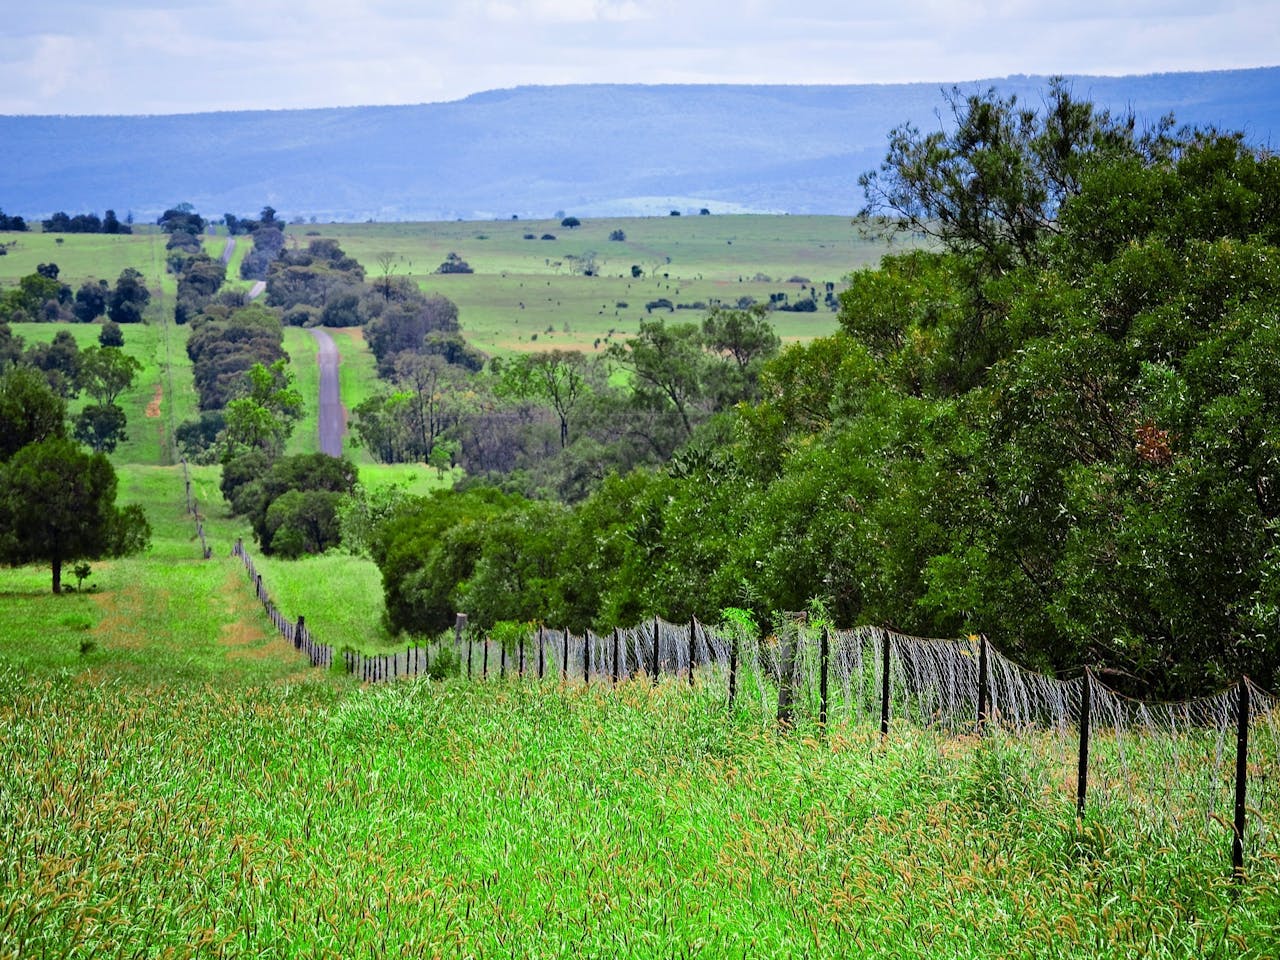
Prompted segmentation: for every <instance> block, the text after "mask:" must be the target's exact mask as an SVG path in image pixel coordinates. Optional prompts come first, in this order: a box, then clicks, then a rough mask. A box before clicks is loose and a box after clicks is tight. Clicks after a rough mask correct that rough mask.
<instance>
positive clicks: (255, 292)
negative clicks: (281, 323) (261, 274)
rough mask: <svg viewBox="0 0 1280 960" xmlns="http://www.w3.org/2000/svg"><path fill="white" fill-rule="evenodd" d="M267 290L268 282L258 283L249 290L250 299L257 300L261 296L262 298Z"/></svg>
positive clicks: (260, 281) (261, 281)
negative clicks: (263, 292)
mask: <svg viewBox="0 0 1280 960" xmlns="http://www.w3.org/2000/svg"><path fill="white" fill-rule="evenodd" d="M266 289H267V281H265V280H258V281H256V282H255V283H254V285H253V286H252V287H250V288H249V299H250V300H257V299H258V298H259V297H260V296H262V291H263V290H266Z"/></svg>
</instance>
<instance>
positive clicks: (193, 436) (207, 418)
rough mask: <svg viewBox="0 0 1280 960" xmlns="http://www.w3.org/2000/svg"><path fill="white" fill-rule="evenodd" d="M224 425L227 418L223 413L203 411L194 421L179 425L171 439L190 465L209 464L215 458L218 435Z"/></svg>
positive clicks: (219, 411)
mask: <svg viewBox="0 0 1280 960" xmlns="http://www.w3.org/2000/svg"><path fill="white" fill-rule="evenodd" d="M226 425H227V417H226V414H225V413H223V411H221V410H204V411H201V413H200V416H199V417H198V418H196V419H195V420H187V421H186V422H185V423H181V424H179V425H178V429H177V430H175V431H174V434H173V438H174V440H175V441H177V444H178V449H179V450H180V451H182V455H183V456H184V457H186V458H187V459H188V460H190V461H191V462H192V463H209V462H212V461H213V458H214V456H215V450H214V447H215V445H216V443H217V441H218V435H219V434H220V433H221V432H222V430H223V428H224V427H225V426H226Z"/></svg>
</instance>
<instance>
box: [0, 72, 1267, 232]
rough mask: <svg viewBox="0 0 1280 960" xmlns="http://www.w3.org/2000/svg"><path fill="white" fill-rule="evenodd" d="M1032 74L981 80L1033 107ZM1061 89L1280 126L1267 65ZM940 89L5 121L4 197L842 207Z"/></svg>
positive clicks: (567, 89)
mask: <svg viewBox="0 0 1280 960" xmlns="http://www.w3.org/2000/svg"><path fill="white" fill-rule="evenodd" d="M1046 84H1047V81H1046V79H1045V78H1044V77H1027V76H1016V77H1006V78H1003V79H999V80H981V81H974V82H968V83H963V84H960V85H959V86H960V87H961V89H962V90H966V91H968V90H975V89H984V88H986V87H988V86H995V87H997V88H998V89H1000V90H1001V91H1002V92H1006V93H1010V92H1011V93H1016V94H1018V96H1019V98H1020V99H1024V100H1027V101H1029V102H1032V103H1039V102H1040V97H1041V94H1042V92H1043V90H1044V89H1045V87H1046ZM1072 86H1073V89H1074V91H1075V93H1076V94H1077V95H1078V96H1081V97H1087V98H1089V99H1092V100H1093V101H1094V102H1095V103H1098V104H1101V105H1105V106H1109V107H1111V108H1112V109H1116V110H1125V109H1128V108H1130V107H1131V108H1132V109H1133V110H1134V111H1135V112H1136V113H1137V114H1138V115H1139V116H1140V117H1142V118H1143V119H1145V120H1148V121H1150V120H1154V119H1156V118H1157V117H1159V116H1161V115H1163V114H1166V113H1169V112H1172V113H1174V114H1175V116H1176V118H1177V120H1178V122H1179V123H1193V124H1197V125H1216V126H1218V127H1220V128H1225V129H1232V130H1243V131H1244V132H1245V133H1246V134H1247V136H1248V138H1249V140H1250V141H1251V142H1254V143H1257V144H1263V145H1265V144H1271V143H1273V142H1275V141H1280V67H1267V68H1259V69H1254V70H1229V71H1218V72H1209V73H1166V74H1155V75H1149V76H1134V77H1088V76H1082V77H1075V78H1072ZM942 89H943V86H942V85H940V84H935V83H913V84H886V85H858V86H639V85H579V86H560V87H519V88H516V89H513V90H494V91H490V92H487V93H479V94H475V95H473V96H470V97H467V98H466V99H464V100H459V101H454V102H450V103H429V104H422V105H419V106H398V107H349V108H336V109H325V110H275V111H243V112H225V113H202V114H183V115H172V116H119V117H75V116H5V117H0V145H2V146H0V208H2V209H3V210H4V211H5V212H7V213H10V214H22V215H24V216H28V217H37V218H39V217H45V216H48V215H49V214H50V213H52V212H53V211H55V210H65V211H67V212H68V213H72V214H74V213H79V212H89V211H93V212H97V213H99V214H101V213H102V211H103V210H104V209H106V208H108V207H110V208H113V209H115V211H116V212H117V213H118V214H119V215H120V216H121V217H122V218H123V217H124V216H125V213H126V211H131V212H132V213H133V214H134V216H135V217H137V218H139V219H153V218H154V217H155V216H156V214H158V213H159V212H160V211H162V210H163V209H165V208H166V207H170V206H172V205H174V204H176V203H179V202H182V201H189V202H190V203H193V204H194V205H195V207H196V209H197V210H199V211H201V212H202V213H204V214H205V215H207V216H215V217H216V216H220V215H221V214H222V213H223V212H225V211H230V212H232V213H235V214H237V215H255V214H256V213H257V212H258V210H260V209H261V208H262V206H263V205H264V204H270V205H271V206H273V207H275V208H276V210H277V211H279V212H280V214H281V215H282V216H285V217H295V216H303V217H312V216H315V217H318V218H319V219H321V220H329V219H336V220H365V219H375V220H384V221H386V220H424V219H431V220H437V219H454V218H465V219H490V218H501V219H506V218H509V217H510V216H512V215H513V214H515V215H519V216H520V217H521V218H529V217H549V216H552V215H553V214H554V213H555V212H556V211H566V212H569V213H573V214H577V215H579V216H607V215H645V214H665V213H667V212H668V211H669V210H671V209H680V210H682V211H686V212H687V211H690V210H693V211H696V210H697V209H698V208H701V207H707V208H709V209H711V210H712V211H713V212H717V213H719V212H726V213H727V212H780V213H796V214H799V213H831V214H852V213H854V212H856V210H857V209H858V207H859V206H860V205H861V195H860V191H859V190H858V187H857V177H858V174H860V173H861V172H863V171H864V170H868V169H872V168H874V167H875V166H876V165H878V163H879V162H880V160H881V159H882V158H883V155H884V149H885V144H886V135H887V133H888V131H889V130H890V128H891V127H893V126H896V125H898V124H900V123H902V122H904V121H907V120H910V121H912V122H914V123H916V124H917V125H919V126H921V127H922V128H925V129H929V128H933V127H936V126H937V125H938V124H939V122H940V121H939V120H938V119H937V116H936V115H935V113H936V112H937V111H938V110H939V108H941V107H943V99H942Z"/></svg>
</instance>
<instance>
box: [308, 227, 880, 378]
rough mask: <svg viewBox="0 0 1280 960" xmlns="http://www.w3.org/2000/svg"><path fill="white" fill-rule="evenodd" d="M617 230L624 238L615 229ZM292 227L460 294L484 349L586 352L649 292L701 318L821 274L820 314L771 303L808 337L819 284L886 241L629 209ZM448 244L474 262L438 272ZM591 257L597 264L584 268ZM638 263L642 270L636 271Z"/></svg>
mask: <svg viewBox="0 0 1280 960" xmlns="http://www.w3.org/2000/svg"><path fill="white" fill-rule="evenodd" d="M615 231H621V232H622V234H623V235H624V236H625V238H626V239H625V240H621V241H619V240H610V239H609V236H610V234H613V233H614V232H615ZM289 233H290V236H291V237H298V236H299V234H302V236H301V237H299V239H300V240H305V239H306V235H308V234H311V233H315V234H316V235H318V236H323V237H329V238H332V239H335V240H337V241H338V242H339V244H340V245H341V246H342V248H343V250H345V251H347V252H348V253H349V254H351V255H352V256H354V257H355V258H356V259H357V260H359V261H360V262H361V263H362V264H364V266H365V269H366V270H367V271H368V273H369V278H370V279H375V278H376V277H377V276H380V275H381V268H380V267H379V265H378V258H379V256H380V255H382V254H391V255H392V256H393V258H394V259H393V260H392V262H391V272H392V273H393V275H395V276H411V277H413V278H414V279H415V280H416V281H417V282H418V284H419V285H420V286H421V287H422V288H423V289H424V290H425V291H426V292H428V293H439V294H441V295H443V296H446V297H448V298H449V299H450V300H452V301H454V302H455V303H456V304H457V305H458V310H459V319H460V320H461V322H462V329H463V332H464V333H465V334H466V335H467V337H468V339H470V340H471V341H472V342H473V343H475V344H476V346H478V347H480V348H481V349H482V350H485V351H487V352H491V353H508V352H513V351H530V350H538V349H554V348H560V349H574V350H585V351H587V352H588V353H590V352H592V351H594V350H600V349H603V348H604V346H605V345H606V344H607V343H611V342H616V341H617V340H619V339H620V338H624V337H625V336H627V335H628V334H631V333H634V332H635V330H636V328H637V327H638V325H639V323H640V321H641V320H642V319H644V318H645V317H647V316H650V313H649V312H648V311H646V308H645V304H646V303H649V302H652V301H657V300H661V299H665V300H669V301H671V303H672V306H673V312H672V313H670V314H668V313H667V311H666V309H665V308H657V309H658V310H660V311H661V312H660V313H658V314H657V315H659V316H670V317H673V318H674V319H676V320H694V321H700V320H701V319H702V316H703V314H704V312H705V306H706V305H710V304H712V303H714V302H717V301H718V302H721V303H723V304H725V305H727V306H734V305H735V304H736V303H737V302H738V300H739V299H740V298H742V297H753V298H755V299H756V300H757V301H761V302H768V300H769V298H770V296H771V295H776V294H785V295H786V296H787V298H788V300H789V301H790V302H794V301H796V300H799V299H802V298H803V297H805V296H807V288H808V287H811V286H812V285H813V284H817V285H818V286H819V290H820V293H819V297H818V299H819V301H820V302H819V307H818V310H817V311H816V312H814V313H791V312H776V313H774V314H773V315H772V320H773V323H774V325H775V327H776V329H777V331H778V334H779V335H780V336H781V337H782V338H783V340H784V341H788V342H794V341H797V340H807V339H811V338H813V337H815V336H821V335H823V334H827V333H830V332H832V331H833V330H834V329H835V328H836V321H835V314H834V313H833V312H832V311H830V310H829V309H826V308H825V307H824V306H823V305H822V303H821V300H822V299H823V296H824V291H825V288H824V287H823V284H825V283H832V284H835V285H836V287H837V289H839V287H840V286H841V281H842V280H843V278H844V277H845V276H846V275H847V274H848V273H849V271H850V270H853V269H856V268H858V267H862V266H870V265H874V264H875V263H877V262H878V261H879V259H880V257H881V255H882V254H883V253H884V251H885V247H884V244H883V243H881V242H878V241H870V240H866V239H863V238H862V237H860V236H859V235H858V232H857V230H856V229H855V228H854V226H853V225H852V223H851V222H850V220H849V218H848V217H777V216H729V217H725V216H680V217H670V216H667V217H633V218H618V219H598V220H588V219H584V220H582V222H581V225H580V226H578V227H574V228H568V227H563V226H561V221H560V220H559V219H553V220H528V221H526V220H499V221H491V222H485V221H459V222H456V223H407V224H321V225H311V226H308V227H305V228H303V227H290V228H289ZM546 235H550V236H553V237H555V239H554V240H543V239H541V238H542V237H543V236H546ZM526 236H531V237H533V238H534V239H525V237H526ZM450 253H457V254H458V255H459V256H460V257H462V259H463V260H465V261H466V262H467V263H468V264H470V266H471V267H472V269H473V270H474V271H475V272H474V273H471V274H437V273H436V272H435V271H436V269H437V268H438V267H439V266H440V264H441V263H443V262H444V260H445V257H446V256H448V254H450ZM591 262H593V263H594V266H593V267H592V268H591V269H592V272H593V274H594V275H593V276H585V275H583V272H582V271H583V270H584V269H586V266H585V265H586V264H588V263H591ZM633 266H635V267H639V268H640V270H641V271H642V272H643V276H642V277H640V278H633V277H632V275H631V273H632V269H631V268H632V267H633ZM794 278H802V280H796V279H794ZM802 288H806V290H802ZM695 304H703V305H704V307H703V308H698V307H695V306H694V305H695Z"/></svg>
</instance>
